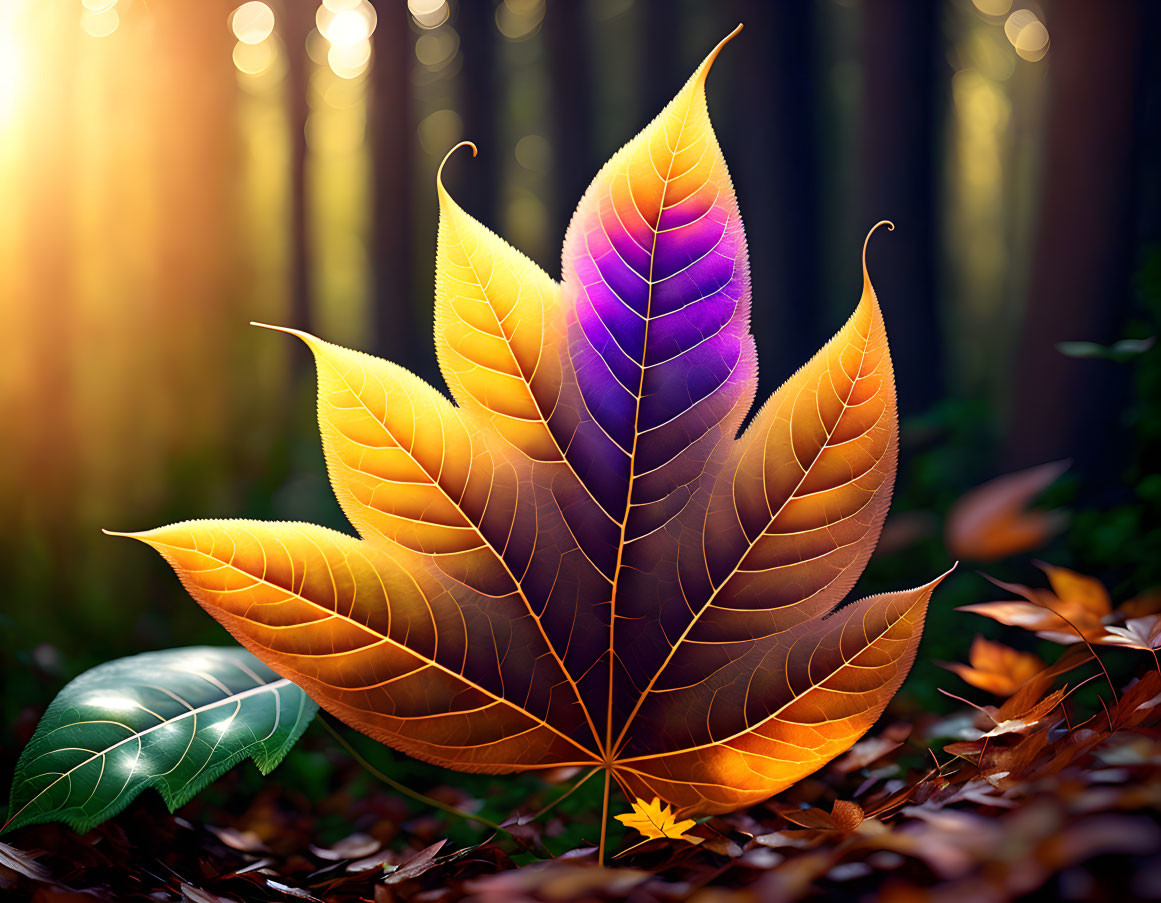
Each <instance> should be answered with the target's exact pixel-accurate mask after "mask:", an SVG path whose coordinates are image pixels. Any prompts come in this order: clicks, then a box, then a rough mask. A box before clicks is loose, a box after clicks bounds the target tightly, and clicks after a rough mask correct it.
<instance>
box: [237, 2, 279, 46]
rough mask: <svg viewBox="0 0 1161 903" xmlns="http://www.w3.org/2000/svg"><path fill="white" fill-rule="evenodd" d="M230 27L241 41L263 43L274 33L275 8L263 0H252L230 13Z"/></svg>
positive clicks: (243, 42)
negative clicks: (262, 0)
mask: <svg viewBox="0 0 1161 903" xmlns="http://www.w3.org/2000/svg"><path fill="white" fill-rule="evenodd" d="M230 28H231V29H232V30H233V32H234V37H236V38H237V39H238V41H239V42H240V43H242V44H261V43H262V42H263V41H265V40H266V39H267V38H268V37H270V35H272V34H273V33H274V10H272V9H271V8H270V7H269V6H267V5H266V4H265V3H262V2H261V0H250V2H249V3H243V4H242V5H241V6H239V7H238V8H237V9H236V10H234V12H233V13H231V14H230Z"/></svg>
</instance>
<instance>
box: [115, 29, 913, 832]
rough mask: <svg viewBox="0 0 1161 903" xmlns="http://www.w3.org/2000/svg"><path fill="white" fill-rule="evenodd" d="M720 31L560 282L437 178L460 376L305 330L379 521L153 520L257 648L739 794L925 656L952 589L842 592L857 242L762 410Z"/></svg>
mask: <svg viewBox="0 0 1161 903" xmlns="http://www.w3.org/2000/svg"><path fill="white" fill-rule="evenodd" d="M727 40H728V39H727ZM724 43H725V42H723V44H724ZM720 49H721V45H719V47H718V48H717V49H715V50H714V51H713V53H711V54H710V55H709V57H708V58H707V59H706V61H705V62H704V63H702V65H701V66H700V67H699V68H698V70H697V71H696V72H695V73H694V75H693V77H692V78H691V79H690V80H689V82H688V83H687V84H686V85H685V87H684V88H682V90H681V92H680V93H679V94H678V95H677V97H676V98H674V100H673V101H672V102H671V103H670V104H669V105H668V106H667V107H666V108H665V109H664V110H663V111H662V112H661V114H660V115H659V116H658V117H657V118H656V119H655V120H653V122H652V123H650V124H649V125H648V126H647V127H646V128H645V130H644V131H642V132H641V133H640V134H639V135H638V136H637V137H636V138H634V139H633V140H632V141H630V142H629V143H628V144H627V145H625V147H623V148H622V149H621V150H620V151H618V152H617V154H616V155H614V157H613V158H612V159H611V160H610V161H609V162H608V164H606V165H605V167H604V168H603V169H602V170H601V171H600V173H598V175H597V177H596V179H595V180H594V181H593V183H592V185H591V187H590V188H589V190H588V191H587V192H586V194H585V196H584V198H583V199H582V200H581V202H580V205H579V207H578V209H577V212H576V215H575V216H574V218H573V221H572V225H571V226H570V227H569V230H568V235H567V236H566V238H565V244H564V258H563V279H562V281H561V282H559V283H558V282H556V281H554V280H553V279H552V278H550V277H549V276H548V275H547V274H545V273H544V272H543V271H542V270H540V269H539V268H538V267H537V266H536V265H535V264H534V263H533V262H532V261H530V260H529V259H527V258H526V257H524V256H523V255H521V254H520V253H519V252H517V251H515V250H514V249H512V248H511V247H510V246H509V245H507V244H505V243H504V242H503V241H502V240H501V239H500V238H498V237H497V236H495V235H494V234H493V233H491V232H489V231H488V230H487V229H485V228H484V227H483V226H481V225H480V224H479V223H478V222H476V221H475V220H474V219H472V218H471V216H470V215H469V214H467V213H466V212H465V211H463V210H462V209H461V208H460V207H459V206H457V205H456V203H455V201H454V200H453V199H452V198H451V197H450V196H449V195H448V194H447V192H446V191H445V190H444V188H443V186H442V183H439V184H438V185H437V187H438V194H439V203H440V211H441V214H440V226H439V245H438V254H437V261H436V306H435V341H436V348H437V350H438V356H439V362H440V366H441V368H442V370H443V374H444V378H445V380H446V382H447V385H448V388H449V389H450V391H451V396H452V400H449V399H448V398H447V397H445V396H444V395H443V394H442V393H440V392H439V391H438V390H436V389H434V388H432V387H431V386H429V385H427V384H426V383H424V382H422V381H421V380H419V379H418V378H416V377H415V376H413V375H412V374H410V373H408V372H407V371H405V370H403V369H401V368H400V367H397V366H396V365H394V364H391V363H388V362H386V361H383V360H379V359H376V358H373V357H369V356H367V355H365V354H361V353H359V352H356V351H348V350H346V349H343V348H338V347H336V346H334V345H331V344H328V343H327V342H325V341H322V340H321V339H318V338H315V337H313V336H309V335H305V334H301V333H295V334H296V335H299V337H300V338H301V339H302V340H303V341H305V342H306V343H307V345H308V346H309V347H310V349H311V350H312V351H313V352H314V355H315V358H316V360H317V364H318V383H319V422H320V427H321V431H322V438H323V445H324V448H325V451H326V459H327V465H328V468H329V471H330V477H331V482H332V483H333V485H334V488H335V492H336V494H337V496H338V498H339V501H340V502H341V503H342V506H343V509H344V510H345V511H346V514H347V516H348V517H349V519H350V521H351V523H352V524H353V525H354V527H355V528H356V530H357V531H358V534H359V537H360V538H358V539H356V538H353V537H351V536H347V535H343V534H340V533H335V532H332V531H330V530H324V529H322V528H319V527H315V526H309V525H306V524H275V523H255V522H246V521H229V520H225V521H191V522H188V523H182V524H177V525H174V526H170V527H163V528H161V529H158V530H153V531H150V532H147V533H141V534H137V536H138V538H140V539H142V540H144V541H145V542H147V543H149V544H150V545H151V546H153V547H154V548H156V549H157V550H158V551H159V552H161V554H162V555H164V556H165V558H166V559H167V560H168V561H169V563H170V564H171V565H173V567H174V569H175V570H176V571H177V573H178V574H179V576H180V577H181V579H182V580H183V582H184V583H185V585H186V587H187V588H188V589H189V591H190V593H191V594H192V595H193V596H194V598H195V599H197V601H198V602H199V603H200V604H201V605H202V606H203V607H204V608H205V609H206V610H207V611H209V612H210V613H211V614H212V615H213V616H214V617H215V618H217V619H218V620H219V621H221V622H222V624H224V625H225V626H226V628H227V629H229V630H230V632H231V633H233V634H234V636H236V637H237V638H238V639H239V640H240V641H241V642H242V644H243V645H244V646H245V647H246V648H247V649H249V650H250V651H252V652H253V653H254V654H255V655H257V656H258V657H259V658H260V659H262V660H263V661H264V662H266V663H267V664H269V665H270V667H271V668H273V669H274V670H276V671H277V672H278V673H280V674H283V675H285V676H287V677H289V678H291V679H292V680H294V681H295V682H296V683H298V684H300V685H301V686H302V687H303V688H305V689H306V691H307V692H308V693H309V694H310V695H311V696H312V697H313V698H314V699H315V700H317V701H318V703H319V705H321V706H322V707H323V708H325V709H327V710H328V711H330V712H332V713H334V714H335V715H337V716H338V717H340V718H342V719H343V720H345V721H346V722H347V723H349V724H351V725H353V726H354V727H356V728H358V729H359V730H361V731H364V732H365V733H367V734H369V735H370V736H372V737H375V738H377V739H379V740H381V741H383V742H384V743H387V744H390V745H391V746H393V747H396V748H397V749H400V750H403V751H405V752H407V753H410V754H411V755H414V756H417V757H419V758H421V759H425V760H427V761H430V762H436V763H439V764H441V765H445V766H447V767H449V768H455V769H460V770H465V771H484V772H493V773H498V772H512V771H520V770H525V769H542V768H552V767H556V766H561V765H598V766H603V767H604V768H605V772H606V804H607V789H608V786H609V779H610V778H611V779H613V780H615V781H616V782H617V783H619V784H620V786H621V788H622V789H623V790H624V792H625V793H626V795H627V797H628V798H629V799H630V800H632V799H653V798H658V799H660V800H662V801H665V802H666V803H668V804H671V805H673V806H674V807H675V808H676V811H677V812H678V813H680V814H681V815H683V816H684V815H689V814H705V813H714V812H722V811H727V810H731V809H735V808H737V807H740V806H743V805H745V804H747V803H752V802H755V801H758V800H762V799H765V798H766V797H769V796H770V795H771V794H773V793H775V792H777V791H778V790H781V789H782V788H784V787H786V786H788V785H789V784H791V783H793V782H794V781H796V780H798V779H799V778H801V777H803V776H804V775H806V774H809V773H810V772H812V771H814V770H815V769H817V768H819V767H820V766H821V765H822V764H823V763H825V762H827V761H828V760H829V759H831V758H832V757H834V756H836V755H837V754H839V753H841V752H843V751H844V750H846V749H847V748H848V747H850V746H851V744H852V743H853V742H854V741H855V740H856V739H857V738H858V737H859V736H860V735H861V734H862V733H863V732H864V731H866V730H867V729H868V728H869V727H870V725H871V724H872V722H874V720H875V719H876V718H877V717H878V715H879V714H880V712H881V711H882V709H883V707H884V706H885V705H886V703H887V701H888V699H889V698H890V697H891V695H892V694H893V693H894V692H895V690H896V689H897V688H898V687H899V684H900V683H901V682H902V680H903V678H904V676H905V675H906V673H907V670H908V668H909V667H910V664H911V662H912V660H913V659H914V656H915V650H916V646H917V644H918V642H919V637H920V632H921V629H922V625H923V619H924V614H925V611H926V608H927V603H928V599H929V597H930V595H931V591H932V589H933V587H934V585H935V584H934V583H931V584H928V585H927V586H923V587H920V588H918V589H914V590H909V591H906V592H900V593H889V594H886V595H880V596H872V597H870V598H865V599H860V600H858V601H856V602H852V603H850V604H848V605H845V606H843V607H841V608H840V607H838V606H839V604H840V602H841V601H842V600H843V597H844V596H845V595H846V593H847V592H848V591H849V590H850V589H851V587H852V585H853V584H854V582H855V580H856V578H857V577H858V575H859V573H860V572H861V570H862V568H863V566H864V564H865V563H866V560H867V557H868V556H869V555H870V553H871V550H872V548H873V546H874V544H875V541H876V539H877V537H878V534H879V530H880V528H881V526H882V523H883V518H884V516H885V514H886V510H887V504H888V499H889V497H890V494H891V488H892V481H893V477H894V472H895V459H896V413H895V388H894V382H893V377H892V372H891V361H890V358H889V355H888V349H887V338H886V334H885V332H884V327H883V320H882V316H881V314H880V311H879V305H878V303H877V301H876V298H875V293H874V291H873V290H872V288H871V283H870V280H869V279H868V278H867V275H866V267H865V264H864V268H863V277H864V278H863V291H862V297H861V298H860V300H859V302H858V305H857V307H856V308H855V311H854V313H853V314H852V316H851V318H850V320H848V321H847V323H846V325H844V326H843V327H842V328H841V329H840V330H839V331H838V333H837V334H836V335H835V336H834V338H833V339H831V340H830V341H829V342H827V344H826V345H825V346H824V347H823V348H822V349H821V350H820V351H819V352H818V353H817V354H816V355H815V356H814V358H812V359H811V360H810V361H809V362H808V363H807V364H806V365H805V366H804V367H802V369H800V370H799V371H798V372H797V373H795V374H794V376H793V377H791V378H790V380H788V381H787V383H786V384H785V385H784V386H782V388H780V389H779V390H778V391H777V392H776V393H775V394H774V395H773V397H772V398H770V399H769V401H767V402H766V404H765V405H763V406H762V408H761V409H760V410H759V412H758V413H757V414H756V415H755V416H754V418H753V419H752V421H751V422H750V424H749V426H748V427H747V429H746V430H745V431H744V432H742V433H741V435H740V436H739V435H738V431H739V429H740V427H741V424H742V422H743V420H744V418H745V416H746V413H747V411H748V410H749V408H750V406H751V404H752V401H753V396H754V391H755V383H756V370H757V360H756V355H755V351H754V340H753V338H752V336H751V335H750V332H749V316H750V281H749V270H748V263H747V251H746V240H745V235H744V233H743V230H742V221H741V217H740V216H739V213H738V206H737V201H736V199H735V197H734V193H733V188H732V186H731V184H730V177H729V174H728V172H727V170H726V164H725V161H724V159H723V158H722V155H721V152H720V150H719V148H718V144H717V141H716V139H715V137H714V134H713V131H712V129H711V127H710V122H709V116H708V112H707V109H706V102H705V93H704V87H705V80H706V75H707V73H708V72H709V69H710V66H711V64H712V62H713V60H714V57H715V56H716V55H717V53H718V51H719V50H720ZM864 250H865V249H864ZM287 331H288V332H289V331H291V330H287Z"/></svg>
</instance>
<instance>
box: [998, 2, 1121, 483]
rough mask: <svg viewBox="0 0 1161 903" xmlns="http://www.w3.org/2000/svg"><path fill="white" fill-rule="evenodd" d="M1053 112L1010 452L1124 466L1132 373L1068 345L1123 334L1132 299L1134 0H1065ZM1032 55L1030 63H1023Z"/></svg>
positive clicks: (1055, 38)
mask: <svg viewBox="0 0 1161 903" xmlns="http://www.w3.org/2000/svg"><path fill="white" fill-rule="evenodd" d="M1046 11H1047V13H1048V16H1047V18H1046V20H1045V24H1046V25H1047V27H1048V33H1049V34H1050V35H1051V36H1052V46H1051V49H1050V50H1049V55H1048V59H1047V63H1048V65H1049V67H1050V68H1049V78H1050V83H1049V90H1048V106H1047V111H1046V117H1045V140H1044V144H1043V146H1044V160H1043V163H1042V165H1041V172H1042V173H1043V184H1044V185H1045V186H1047V188H1048V189H1049V190H1045V191H1044V192H1043V193H1042V195H1041V198H1040V209H1039V217H1038V233H1037V236H1036V240H1035V243H1034V248H1033V258H1032V268H1031V273H1030V277H1029V280H1028V296H1027V307H1026V310H1025V316H1024V323H1023V326H1022V330H1021V334H1020V337H1019V341H1018V345H1017V351H1016V357H1015V361H1014V379H1013V383H1012V390H1011V399H1010V405H1011V406H1010V409H1009V412H1008V413H1009V416H1008V424H1007V434H1006V449H1005V457H1006V463H1007V465H1008V466H1009V467H1013V468H1014V467H1022V466H1025V465H1028V464H1035V463H1039V462H1042V461H1049V460H1052V459H1056V458H1063V457H1069V456H1071V457H1074V458H1076V459H1077V462H1078V464H1079V465H1080V466H1081V467H1082V468H1084V469H1085V471H1086V473H1088V474H1092V475H1094V476H1096V475H1097V474H1099V473H1100V472H1102V471H1103V472H1104V473H1106V474H1109V475H1110V476H1115V475H1116V474H1117V473H1119V472H1120V467H1119V466H1118V465H1119V464H1120V463H1121V461H1120V460H1119V459H1120V458H1121V457H1122V455H1121V453H1120V451H1119V450H1118V449H1116V448H1115V447H1114V445H1115V439H1114V437H1115V434H1116V429H1117V426H1118V422H1119V420H1120V417H1121V412H1122V411H1121V409H1122V404H1121V403H1120V400H1121V395H1122V394H1123V373H1122V372H1121V368H1118V367H1117V366H1116V365H1114V364H1111V363H1108V362H1104V361H1092V360H1076V359H1073V358H1068V357H1065V356H1064V355H1062V354H1061V353H1060V352H1059V351H1057V350H1056V344H1057V343H1058V342H1063V341H1072V340H1084V341H1095V342H1101V343H1105V342H1109V341H1114V340H1116V339H1117V338H1118V337H1119V332H1120V329H1121V327H1122V325H1123V322H1124V316H1125V311H1126V308H1127V302H1128V298H1129V288H1130V286H1129V272H1130V269H1131V264H1132V229H1131V210H1132V198H1133V192H1134V185H1133V178H1132V172H1133V169H1132V165H1131V164H1132V161H1133V139H1134V132H1133V101H1134V95H1135V91H1134V71H1135V67H1136V51H1137V48H1138V44H1137V34H1138V32H1137V27H1138V21H1137V12H1138V10H1137V6H1136V4H1135V3H1134V2H1133V0H1108V2H1106V3H1092V2H1090V0H1056V2H1054V3H1052V4H1050V5H1049V6H1047V7H1046ZM1022 65H1027V64H1022Z"/></svg>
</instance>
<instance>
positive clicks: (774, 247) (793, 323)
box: [726, 0, 827, 402]
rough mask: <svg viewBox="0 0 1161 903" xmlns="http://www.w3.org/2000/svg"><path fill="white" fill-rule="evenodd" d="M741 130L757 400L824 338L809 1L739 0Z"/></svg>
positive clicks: (736, 94) (736, 96)
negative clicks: (741, 26)
mask: <svg viewBox="0 0 1161 903" xmlns="http://www.w3.org/2000/svg"><path fill="white" fill-rule="evenodd" d="M734 10H735V14H736V16H737V18H738V20H739V21H742V22H744V23H745V30H744V31H743V32H742V34H741V35H740V36H739V39H738V43H737V50H736V52H737V54H738V64H739V67H740V71H739V74H738V84H740V85H744V86H745V90H744V91H731V92H729V94H728V95H727V97H726V100H727V102H728V103H731V104H733V105H734V107H735V108H734V110H733V117H732V118H734V120H735V121H736V122H737V123H738V129H739V130H740V132H741V135H740V137H738V138H737V139H736V145H737V154H736V161H737V162H736V165H735V173H734V175H735V184H736V187H737V191H738V200H739V204H740V206H741V208H742V213H743V216H744V217H745V219H746V229H747V233H748V236H749V245H750V269H751V276H752V282H753V286H754V303H753V324H754V334H755V336H756V338H757V341H758V348H759V353H760V354H761V356H762V360H763V362H764V365H763V367H761V368H759V380H760V385H759V392H758V400H759V402H761V401H762V400H763V399H764V398H765V397H766V395H768V394H769V393H770V392H772V391H773V390H774V389H776V388H777V386H778V384H779V383H781V382H782V381H783V380H784V379H785V378H786V377H788V376H789V375H790V374H791V373H792V372H793V371H794V370H795V369H797V368H798V367H799V366H800V365H801V364H803V363H804V362H805V361H806V360H807V359H808V358H809V357H810V355H811V354H813V353H814V352H815V351H816V350H817V349H818V347H819V345H821V344H822V342H823V341H825V339H826V338H827V336H826V335H825V326H824V324H823V322H822V319H823V318H822V317H821V316H820V313H821V312H822V309H823V299H822V284H821V273H820V266H821V264H820V258H819V251H818V247H819V234H818V232H819V208H820V206H821V199H820V198H821V195H820V186H819V173H818V163H817V161H818V158H819V148H818V137H817V136H818V130H817V124H816V122H815V115H814V111H815V107H816V99H815V90H816V87H815V86H816V65H817V63H816V44H815V39H814V31H815V28H816V13H815V11H814V4H812V3H770V2H767V0H738V2H736V3H735V7H734Z"/></svg>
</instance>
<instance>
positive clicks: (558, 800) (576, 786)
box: [530, 765, 601, 821]
mask: <svg viewBox="0 0 1161 903" xmlns="http://www.w3.org/2000/svg"><path fill="white" fill-rule="evenodd" d="M600 770H601V768H600V766H599V765H598V766H597V767H596V768H594V769H592V770H591V771H589V773H588V774H586V775H585V776H584V777H583V778H581V779H580V780H579V781H577V782H576V783H575V784H573V785H572V786H571V787H569V788H568V790H566V791H565V792H564V793H562V794H561V795H560V796H558V797H557V798H556V799H554V800H553V801H552V802H551V803H549V804H548V805H547V806H545V807H544V808H543V809H541V810H540V811H539V812H537V813H535V814H534V815H532V816H531V818H530V821H536V819H538V818H540V817H541V816H543V815H546V814H547V813H548V812H550V811H551V810H553V809H555V808H556V807H557V805H558V804H560V803H563V802H564V801H565V800H566V799H568V798H569V797H570V796H572V795H573V794H574V793H576V792H577V791H578V790H580V789H581V787H583V786H584V785H585V784H586V783H588V779H589V778H591V777H592V776H593V775H594V774H596V773H597V772H598V771H600Z"/></svg>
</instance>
